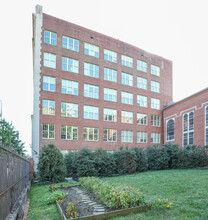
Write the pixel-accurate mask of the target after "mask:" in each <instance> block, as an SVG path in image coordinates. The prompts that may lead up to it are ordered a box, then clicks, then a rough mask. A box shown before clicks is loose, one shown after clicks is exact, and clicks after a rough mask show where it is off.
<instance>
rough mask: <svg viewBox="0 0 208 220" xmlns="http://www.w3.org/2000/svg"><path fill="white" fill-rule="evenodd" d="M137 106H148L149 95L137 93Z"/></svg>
mask: <svg viewBox="0 0 208 220" xmlns="http://www.w3.org/2000/svg"><path fill="white" fill-rule="evenodd" d="M137 106H139V107H144V108H147V96H143V95H137Z"/></svg>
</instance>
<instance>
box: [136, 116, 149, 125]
mask: <svg viewBox="0 0 208 220" xmlns="http://www.w3.org/2000/svg"><path fill="white" fill-rule="evenodd" d="M139 116H140V117H139ZM145 122H146V123H145ZM137 124H138V125H147V124H148V116H147V114H143V113H137Z"/></svg>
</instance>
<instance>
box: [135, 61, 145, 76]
mask: <svg viewBox="0 0 208 220" xmlns="http://www.w3.org/2000/svg"><path fill="white" fill-rule="evenodd" d="M137 70H139V71H142V72H145V73H146V72H147V63H146V62H144V61H142V60H137Z"/></svg>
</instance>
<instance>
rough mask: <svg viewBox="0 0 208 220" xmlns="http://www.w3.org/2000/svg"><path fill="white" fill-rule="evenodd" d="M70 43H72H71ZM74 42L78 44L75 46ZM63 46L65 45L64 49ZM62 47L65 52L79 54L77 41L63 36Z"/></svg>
mask: <svg viewBox="0 0 208 220" xmlns="http://www.w3.org/2000/svg"><path fill="white" fill-rule="evenodd" d="M64 38H65V39H66V42H64ZM70 41H72V43H71V42H70ZM76 42H78V45H75V43H76ZM64 44H66V47H64ZM62 47H63V48H64V49H67V50H72V51H75V52H79V40H77V39H74V38H71V37H68V36H65V35H64V36H62ZM76 48H78V49H76Z"/></svg>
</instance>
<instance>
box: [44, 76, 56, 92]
mask: <svg viewBox="0 0 208 220" xmlns="http://www.w3.org/2000/svg"><path fill="white" fill-rule="evenodd" d="M43 90H45V91H50V92H55V90H56V78H54V77H50V76H43Z"/></svg>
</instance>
